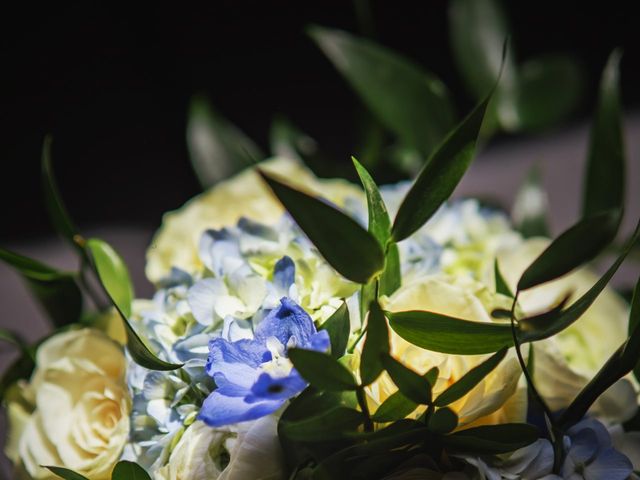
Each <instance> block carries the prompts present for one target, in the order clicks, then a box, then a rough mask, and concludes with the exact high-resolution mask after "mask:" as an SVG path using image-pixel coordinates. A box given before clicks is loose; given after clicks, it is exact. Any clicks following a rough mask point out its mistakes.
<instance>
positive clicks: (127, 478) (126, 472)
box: [111, 460, 151, 480]
mask: <svg viewBox="0 0 640 480" xmlns="http://www.w3.org/2000/svg"><path fill="white" fill-rule="evenodd" d="M111 480H151V477H150V476H149V474H148V473H147V472H146V470H145V469H144V468H142V467H141V466H140V465H138V464H137V463H133V462H128V461H127V460H121V461H119V462H118V463H116V466H115V467H114V469H113V473H112V474H111Z"/></svg>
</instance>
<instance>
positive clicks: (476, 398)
mask: <svg viewBox="0 0 640 480" xmlns="http://www.w3.org/2000/svg"><path fill="white" fill-rule="evenodd" d="M508 304H509V299H508V298H507V297H504V296H502V295H496V294H493V293H491V292H490V291H489V290H488V289H487V288H486V287H485V286H484V285H482V284H480V283H477V282H475V281H472V280H470V279H469V278H455V277H450V276H445V275H434V276H427V277H423V278H422V279H420V280H417V281H415V282H414V283H412V284H410V285H403V286H402V287H401V288H400V289H399V290H398V291H397V292H396V293H394V294H393V295H392V296H391V297H390V298H388V299H387V300H386V302H385V304H384V308H385V309H387V310H390V311H393V312H400V311H406V310H426V311H431V312H435V313H440V314H444V315H449V316H452V317H457V318H462V319H466V320H472V321H476V322H491V321H492V319H491V317H490V315H489V313H488V312H490V311H491V310H492V309H494V308H498V307H500V308H505V307H506V306H507V305H508ZM391 353H392V355H393V356H394V357H395V358H396V359H398V360H399V361H401V362H402V363H404V364H405V365H407V366H409V367H410V368H412V369H414V370H415V371H417V372H418V373H420V374H424V373H426V372H427V371H428V370H430V369H431V368H433V367H438V368H439V375H438V379H437V381H436V384H435V386H434V388H433V394H434V397H437V396H438V395H439V394H440V393H442V392H443V391H444V390H445V389H446V388H448V387H449V386H450V385H452V384H453V383H455V382H456V381H458V380H459V379H460V378H461V377H462V376H463V375H464V374H465V373H467V372H468V371H469V370H470V369H472V368H474V367H475V366H477V365H478V364H480V363H481V362H482V361H484V360H486V359H487V358H488V357H489V355H449V354H443V353H438V352H431V351H428V350H425V349H422V348H420V347H417V346H415V345H413V344H411V343H409V342H407V341H406V340H404V339H402V338H400V337H399V336H398V335H396V334H395V333H394V332H393V331H392V332H391ZM521 375H522V372H521V369H520V365H519V363H518V362H517V360H516V359H515V356H514V355H513V352H510V353H509V354H508V355H507V358H505V359H504V360H503V361H502V362H501V363H500V365H498V366H497V367H496V368H495V369H494V370H493V371H492V372H491V373H490V374H489V375H487V376H486V377H485V378H484V379H483V380H482V381H481V382H480V383H479V384H478V385H476V386H475V387H474V388H473V389H472V390H471V391H470V392H469V393H467V394H466V395H465V396H464V397H462V398H461V399H459V400H457V401H456V402H454V403H453V404H451V405H450V408H452V409H453V410H454V411H455V412H456V414H457V415H458V417H459V423H460V425H461V426H469V425H475V424H491V423H494V422H496V423H497V422H498V421H501V422H505V421H506V422H516V421H522V420H524V418H525V413H526V395H525V394H526V388H525V385H524V384H523V383H521V382H520V378H521ZM395 391H397V388H396V386H395V385H394V384H393V382H392V381H391V379H390V378H389V376H388V375H387V374H383V375H382V376H381V377H380V378H379V379H378V381H376V382H375V383H374V384H373V385H372V386H371V388H370V395H371V397H372V398H373V400H374V403H376V404H380V403H382V402H383V401H384V400H385V399H386V398H388V397H389V395H391V394H393V393H394V392H395Z"/></svg>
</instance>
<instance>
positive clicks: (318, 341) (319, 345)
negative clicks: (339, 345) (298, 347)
mask: <svg viewBox="0 0 640 480" xmlns="http://www.w3.org/2000/svg"><path fill="white" fill-rule="evenodd" d="M330 346H331V339H330V338H329V332H327V331H326V330H320V331H319V332H318V333H314V334H313V335H311V338H310V339H309V343H308V344H307V345H304V348H306V349H308V350H315V351H316V352H326V351H327V350H329V347H330Z"/></svg>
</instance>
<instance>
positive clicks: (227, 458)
mask: <svg viewBox="0 0 640 480" xmlns="http://www.w3.org/2000/svg"><path fill="white" fill-rule="evenodd" d="M277 424H278V420H277V418H276V417H274V416H273V415H269V416H266V417H263V418H261V419H259V420H256V421H255V422H251V423H244V424H240V425H239V427H240V428H241V429H242V430H240V431H237V430H236V429H235V428H227V429H217V428H212V427H209V426H208V425H206V424H205V423H203V422H200V421H196V422H194V423H193V424H192V425H191V426H189V427H188V428H187V430H186V432H185V433H184V434H183V435H182V437H181V438H180V441H179V442H178V443H177V444H176V446H175V448H174V449H173V451H172V452H171V456H170V457H169V462H168V463H167V465H165V466H163V467H162V468H160V469H158V471H157V472H156V473H155V480H215V479H219V480H245V479H249V478H250V479H253V480H277V479H280V478H282V476H283V475H284V467H283V463H282V452H281V451H280V443H279V441H278V434H277Z"/></svg>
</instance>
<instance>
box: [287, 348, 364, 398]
mask: <svg viewBox="0 0 640 480" xmlns="http://www.w3.org/2000/svg"><path fill="white" fill-rule="evenodd" d="M288 354H289V360H291V362H292V363H293V366H294V367H295V368H296V370H297V371H298V372H299V373H300V375H302V377H303V378H304V379H305V380H306V381H307V382H309V383H310V384H311V385H313V386H314V387H316V388H317V389H318V390H326V391H334V392H340V391H343V390H355V389H356V388H357V386H358V385H357V384H356V381H355V379H354V378H353V375H352V374H351V372H350V371H349V370H347V368H346V367H345V366H344V365H342V364H341V363H340V362H338V361H337V360H336V359H335V358H333V357H331V356H330V355H327V354H326V353H321V352H315V351H313V350H303V349H301V348H292V349H290V350H289V352H288Z"/></svg>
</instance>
